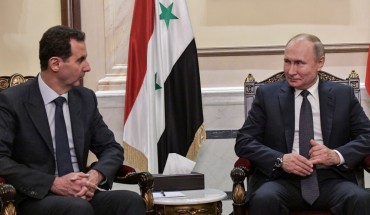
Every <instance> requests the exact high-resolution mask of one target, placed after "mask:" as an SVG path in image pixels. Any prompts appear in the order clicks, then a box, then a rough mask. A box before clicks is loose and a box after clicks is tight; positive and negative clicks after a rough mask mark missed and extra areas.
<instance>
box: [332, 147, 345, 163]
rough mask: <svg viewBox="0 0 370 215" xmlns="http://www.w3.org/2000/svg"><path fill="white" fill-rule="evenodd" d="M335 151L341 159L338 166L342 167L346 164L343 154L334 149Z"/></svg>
mask: <svg viewBox="0 0 370 215" xmlns="http://www.w3.org/2000/svg"><path fill="white" fill-rule="evenodd" d="M333 151H335V153H337V155H338V156H339V159H340V163H339V164H338V165H337V166H340V165H342V164H344V163H345V160H344V158H343V156H342V154H341V153H340V152H339V151H338V150H335V149H334V150H333Z"/></svg>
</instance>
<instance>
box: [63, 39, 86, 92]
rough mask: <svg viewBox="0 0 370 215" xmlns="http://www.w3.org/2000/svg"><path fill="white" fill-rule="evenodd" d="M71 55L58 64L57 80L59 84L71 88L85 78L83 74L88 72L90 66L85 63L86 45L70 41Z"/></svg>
mask: <svg viewBox="0 0 370 215" xmlns="http://www.w3.org/2000/svg"><path fill="white" fill-rule="evenodd" d="M70 43H71V52H72V55H71V56H70V57H69V58H67V59H66V60H65V61H64V62H63V61H62V62H61V64H60V70H59V73H58V79H59V81H60V83H62V84H64V85H67V86H73V85H78V84H79V83H80V80H81V79H82V78H83V77H84V76H85V72H89V71H90V65H89V63H88V62H87V60H86V58H87V52H86V45H85V43H84V42H79V41H77V40H74V39H72V40H71V42H70Z"/></svg>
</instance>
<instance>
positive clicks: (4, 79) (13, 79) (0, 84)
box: [0, 73, 35, 91]
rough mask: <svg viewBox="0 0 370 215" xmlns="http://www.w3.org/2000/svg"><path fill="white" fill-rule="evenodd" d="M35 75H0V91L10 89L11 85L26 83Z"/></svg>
mask: <svg viewBox="0 0 370 215" xmlns="http://www.w3.org/2000/svg"><path fill="white" fill-rule="evenodd" d="M34 78H35V76H23V75H21V74H18V73H15V74H13V75H11V76H0V91H2V90H5V89H8V88H9V87H12V86H15V85H18V84H23V83H26V82H27V81H29V80H32V79H34Z"/></svg>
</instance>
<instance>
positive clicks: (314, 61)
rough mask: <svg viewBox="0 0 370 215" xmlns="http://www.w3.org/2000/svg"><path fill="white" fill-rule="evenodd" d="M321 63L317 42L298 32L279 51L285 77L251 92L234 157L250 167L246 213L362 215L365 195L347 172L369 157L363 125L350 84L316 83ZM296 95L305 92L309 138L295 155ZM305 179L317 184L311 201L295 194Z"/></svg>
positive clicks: (369, 209)
mask: <svg viewBox="0 0 370 215" xmlns="http://www.w3.org/2000/svg"><path fill="white" fill-rule="evenodd" d="M324 62H325V54H324V46H323V44H322V43H321V41H320V40H319V39H318V38H317V37H316V36H314V35H309V34H299V35H297V36H295V37H293V38H292V39H291V40H289V42H288V43H287V45H286V48H285V52H284V74H285V77H286V80H284V81H278V82H275V83H272V84H268V85H265V86H262V87H259V88H258V89H257V92H256V97H255V100H254V103H253V105H252V108H251V110H250V112H249V114H248V118H247V120H246V121H245V123H244V125H243V127H242V128H241V129H240V130H239V132H238V135H237V139H236V145H235V152H236V154H237V155H238V156H239V157H245V158H249V159H250V160H251V161H252V162H253V163H254V164H255V166H256V169H255V171H254V172H253V174H252V176H251V181H250V186H249V187H248V191H247V192H248V193H247V198H248V203H249V214H251V215H256V214H261V215H266V214H269V215H271V214H289V211H293V210H302V209H305V210H311V209H312V210H327V209H329V210H330V211H331V212H332V213H334V214H336V215H339V214H347V215H348V214H351V215H366V214H368V215H369V214H370V204H369V202H370V192H368V191H366V190H365V189H363V188H361V187H359V186H357V182H356V178H355V172H354V169H355V168H356V166H358V165H359V164H360V162H361V160H362V159H363V158H364V157H365V155H367V154H369V153H370V122H369V119H368V118H367V116H366V115H365V113H364V111H363V109H362V107H361V105H360V103H359V102H358V100H357V98H356V97H355V95H354V91H353V89H352V87H350V86H347V85H342V84H337V83H334V82H330V81H320V80H319V78H318V73H319V72H320V70H321V69H322V67H323V65H324ZM302 91H308V94H309V95H308V96H307V99H308V101H309V103H310V105H311V109H312V115H311V117H309V118H310V119H313V120H311V121H313V123H312V125H313V126H311V130H312V128H313V130H312V131H313V133H312V135H313V136H312V137H313V138H310V139H308V141H307V142H306V143H305V144H310V145H308V147H309V148H310V149H309V151H308V153H307V154H303V155H300V150H301V149H300V142H303V141H299V139H300V133H301V134H303V129H301V130H302V131H300V127H299V124H300V121H299V118H300V110H301V104H302V101H303V100H304V99H303V96H301V95H300V94H301V92H302ZM302 118H303V117H302ZM307 123H308V122H303V123H302V125H304V124H307ZM301 151H303V150H301ZM311 176H312V177H311ZM307 178H314V179H316V182H317V183H318V186H317V187H318V189H319V190H318V192H317V194H318V196H316V197H314V198H311V201H308V200H305V199H304V197H303V196H302V195H301V194H302V193H301V181H303V180H302V179H307ZM303 187H304V185H302V188H303ZM311 191H313V189H312V188H311ZM312 193H313V192H311V194H312Z"/></svg>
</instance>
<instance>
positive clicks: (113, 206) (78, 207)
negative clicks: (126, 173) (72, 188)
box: [18, 190, 145, 215]
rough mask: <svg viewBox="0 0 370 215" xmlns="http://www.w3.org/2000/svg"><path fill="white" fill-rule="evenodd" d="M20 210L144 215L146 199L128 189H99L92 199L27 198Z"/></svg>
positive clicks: (40, 214) (42, 214)
mask: <svg viewBox="0 0 370 215" xmlns="http://www.w3.org/2000/svg"><path fill="white" fill-rule="evenodd" d="M18 210H19V211H20V214H22V215H35V214H37V215H76V214H79V215H123V214H125V215H144V214H145V203H144V200H143V199H142V198H141V196H140V195H138V194H137V193H135V192H132V191H126V190H115V191H97V192H96V193H95V195H94V198H93V199H92V200H91V201H86V200H84V199H81V198H77V197H63V196H58V195H53V194H50V195H48V196H46V197H45V198H44V199H41V200H38V199H31V198H29V199H26V200H25V201H23V202H22V203H21V204H20V205H18Z"/></svg>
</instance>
